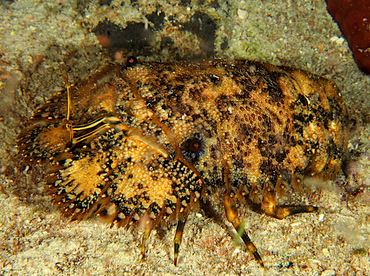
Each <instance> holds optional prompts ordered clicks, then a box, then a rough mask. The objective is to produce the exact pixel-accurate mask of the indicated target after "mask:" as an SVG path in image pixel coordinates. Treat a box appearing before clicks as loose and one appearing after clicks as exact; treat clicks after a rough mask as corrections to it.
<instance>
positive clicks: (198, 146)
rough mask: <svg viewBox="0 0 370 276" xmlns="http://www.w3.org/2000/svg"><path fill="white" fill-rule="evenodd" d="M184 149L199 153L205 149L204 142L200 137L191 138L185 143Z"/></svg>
mask: <svg viewBox="0 0 370 276" xmlns="http://www.w3.org/2000/svg"><path fill="white" fill-rule="evenodd" d="M182 149H183V150H184V151H185V152H187V153H195V154H198V153H200V152H201V151H202V149H203V142H202V141H201V140H199V139H198V138H190V139H188V140H186V141H185V142H184V143H183V145H182Z"/></svg>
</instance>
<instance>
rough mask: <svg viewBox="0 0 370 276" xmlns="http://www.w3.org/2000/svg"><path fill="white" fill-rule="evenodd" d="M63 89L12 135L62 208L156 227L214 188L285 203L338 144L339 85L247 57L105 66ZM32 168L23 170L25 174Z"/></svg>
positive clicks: (215, 192)
mask: <svg viewBox="0 0 370 276" xmlns="http://www.w3.org/2000/svg"><path fill="white" fill-rule="evenodd" d="M70 95H71V97H70V117H69V118H68V115H67V114H68V111H67V109H68V108H67V107H68V99H67V91H64V92H61V93H59V94H58V95H56V96H55V97H53V98H52V99H50V100H49V101H47V102H46V103H45V105H44V106H42V107H41V108H40V109H39V110H37V112H36V113H35V115H34V116H33V117H32V118H30V120H29V126H28V127H26V128H25V129H24V130H23V131H22V133H21V134H20V136H19V141H18V145H19V152H20V155H21V156H22V160H23V161H22V163H23V164H25V165H29V166H30V167H31V168H35V167H38V168H39V169H41V170H42V171H43V174H44V176H43V178H44V181H45V183H46V184H47V185H48V187H49V188H48V190H49V191H50V193H51V194H52V195H53V198H54V201H55V202H56V203H58V204H59V205H60V206H61V208H62V209H63V211H64V213H65V214H68V215H70V216H72V218H76V219H81V218H85V217H89V216H93V215H99V216H101V217H104V218H106V219H107V220H108V221H110V222H114V223H117V225H118V226H124V225H127V224H129V223H136V222H139V223H141V222H145V223H146V224H150V225H155V224H157V223H158V222H159V221H161V220H165V219H166V218H167V217H169V216H170V215H173V216H176V214H177V213H178V212H179V211H184V210H188V211H190V210H191V208H192V207H193V206H194V204H197V202H198V201H199V200H206V199H212V200H214V201H217V200H219V201H220V202H221V201H222V198H223V197H222V195H223V194H224V193H225V192H227V193H228V195H229V196H231V197H235V198H238V199H240V201H243V200H246V201H247V202H248V201H250V202H253V203H257V204H259V203H261V201H262V197H263V196H264V191H265V189H266V187H269V188H272V189H275V190H276V191H277V194H278V195H280V199H279V198H278V202H279V200H284V198H285V197H286V196H285V197H284V191H290V190H292V191H295V190H299V189H300V180H301V179H302V178H303V177H305V176H317V177H320V178H323V179H332V178H334V177H335V176H336V175H337V174H338V172H339V171H340V167H341V164H342V158H343V155H344V151H345V150H346V148H347V131H346V129H347V122H348V115H347V111H346V108H345V107H344V106H343V104H342V100H341V97H340V94H339V91H338V89H337V88H336V87H335V85H333V84H332V83H331V82H329V81H328V80H326V79H324V78H321V77H318V76H316V75H312V74H309V73H306V72H303V71H300V70H296V69H291V68H287V67H276V66H272V65H268V64H263V63H259V62H253V61H223V60H205V61H198V62H194V61H193V62H173V63H155V62H152V63H138V64H133V65H131V66H125V65H120V64H111V65H107V66H106V67H104V68H103V69H101V70H100V71H99V72H97V73H95V74H94V75H92V76H91V77H89V78H87V79H85V80H84V81H82V82H81V83H80V84H78V85H76V86H73V87H71V89H70ZM31 173H32V172H31Z"/></svg>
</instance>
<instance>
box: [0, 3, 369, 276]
mask: <svg viewBox="0 0 370 276" xmlns="http://www.w3.org/2000/svg"><path fill="white" fill-rule="evenodd" d="M10 2H11V1H4V0H3V1H1V2H0V89H1V94H0V101H1V102H0V104H1V107H0V117H1V121H0V129H1V130H0V145H1V146H0V154H1V158H0V166H1V167H0V169H1V171H4V170H5V168H6V167H7V166H9V164H11V160H12V157H11V156H12V155H13V154H14V153H15V152H16V150H15V148H14V141H15V137H16V134H17V133H18V132H19V124H20V122H21V121H23V120H24V117H22V116H25V115H30V114H31V113H32V111H33V110H34V108H35V106H36V104H37V103H42V102H43V101H44V97H48V96H50V95H51V94H53V93H55V91H57V90H60V89H62V88H63V87H64V85H65V79H64V78H63V76H65V72H66V70H68V69H69V68H70V70H69V71H68V77H69V79H70V81H71V82H75V81H77V80H79V79H81V78H83V77H85V76H87V75H88V74H89V73H90V72H92V71H94V70H96V69H97V68H99V67H101V66H103V65H104V64H105V62H106V61H107V60H108V59H109V58H110V57H109V54H107V51H105V50H103V49H102V48H101V46H100V44H99V43H98V41H97V39H96V36H95V35H94V34H93V33H92V32H91V31H89V26H90V27H91V26H95V25H96V24H97V23H98V22H99V21H102V20H103V19H104V18H108V17H109V18H110V19H111V20H113V21H114V22H117V23H120V24H122V25H123V26H124V25H125V22H126V21H128V20H134V21H138V22H143V18H144V15H145V14H146V13H149V12H152V11H154V10H155V9H156V8H157V7H161V8H160V9H162V10H163V11H165V13H166V15H167V18H166V20H167V19H168V18H170V15H173V16H174V18H177V19H178V20H179V21H180V22H181V20H183V21H184V20H186V18H189V16H191V15H192V14H194V12H195V11H197V10H200V11H203V12H204V13H207V14H209V16H210V17H211V18H212V19H213V20H214V21H215V22H216V23H217V26H218V30H217V31H216V39H215V49H216V51H215V56H216V57H222V58H228V59H232V58H250V59H259V60H263V61H266V62H271V63H273V64H286V65H289V66H295V67H298V68H301V69H304V70H308V71H311V72H314V73H317V74H319V75H323V76H325V77H327V78H329V79H332V80H333V81H335V82H336V83H337V84H338V86H339V87H340V88H341V90H342V93H343V97H344V100H345V102H346V103H347V104H348V106H350V107H351V108H353V111H351V113H353V114H354V116H355V117H357V118H359V119H360V120H359V124H358V129H357V131H356V133H355V135H354V137H353V138H352V140H351V144H350V147H351V148H352V149H357V155H356V156H357V159H356V160H354V161H353V162H352V163H351V170H350V176H349V178H348V179H347V180H346V181H345V180H344V178H343V177H339V179H338V180H337V181H336V183H324V185H322V189H317V190H316V191H315V192H313V194H312V195H311V196H310V200H313V201H314V202H315V204H316V205H317V206H318V207H319V208H320V209H319V212H318V213H314V214H300V215H295V216H292V217H289V218H287V219H285V220H282V221H280V220H276V219H273V218H269V217H267V216H264V215H262V216H261V215H259V214H255V213H253V212H251V211H249V210H246V211H245V214H244V216H245V218H246V229H247V231H248V233H249V235H250V237H251V238H252V240H253V241H254V244H255V245H256V246H257V248H258V249H259V252H260V254H261V255H262V258H263V260H264V263H265V266H266V270H263V269H262V268H261V267H260V266H259V265H258V264H257V263H256V261H255V260H253V258H252V257H251V255H250V254H249V253H248V252H245V250H244V247H239V246H237V245H235V244H234V242H233V239H232V237H231V236H230V235H229V233H230V232H231V233H232V231H230V229H229V228H227V227H225V225H219V224H217V223H215V222H214V221H212V220H211V219H208V218H206V217H205V216H203V215H202V214H201V213H193V214H192V215H191V216H190V218H189V220H188V223H187V225H186V228H185V232H184V239H183V243H182V245H181V251H180V259H179V264H178V266H177V267H175V266H174V265H173V249H172V248H173V242H172V239H173V235H174V232H175V227H172V228H170V229H169V231H168V232H167V233H164V235H161V237H160V235H158V234H157V233H156V231H154V233H153V234H152V235H151V238H150V245H149V247H148V254H147V258H146V260H144V261H142V260H141V258H140V247H139V245H140V238H139V236H138V235H136V234H135V233H132V232H130V231H126V230H124V229H110V228H109V227H108V226H107V225H105V224H101V223H99V222H97V221H84V222H79V223H78V222H68V220H67V219H63V218H61V216H60V214H59V213H58V211H55V209H54V207H52V206H51V205H50V203H49V202H50V199H48V198H47V197H45V198H36V197H34V196H33V195H29V196H27V195H26V194H23V193H22V191H18V192H17V194H18V195H21V196H20V197H17V196H15V195H14V193H13V192H14V189H19V188H18V187H19V186H18V184H17V183H14V182H11V181H9V179H6V178H4V176H1V188H2V189H1V190H2V192H1V194H0V228H1V231H0V274H1V275H325V276H328V275H370V261H369V259H370V256H369V255H370V254H369V250H370V230H369V229H370V190H369V188H368V186H369V185H370V176H369V174H370V143H369V134H370V130H369V127H368V125H366V124H363V123H361V119H364V118H366V117H368V115H369V111H370V101H369V99H370V98H369V96H370V77H369V76H365V75H363V74H362V73H361V72H360V71H359V70H358V69H357V67H356V65H355V63H354V61H353V59H352V55H351V52H350V50H349V49H348V46H347V43H346V41H345V40H344V39H343V38H342V37H341V33H340V31H339V29H338V27H337V25H336V24H335V23H334V22H333V21H332V19H331V17H330V15H328V13H327V11H326V6H325V2H324V1H323V0H310V1H309V0H295V1H283V0H281V1H280V0H279V1H273V0H265V1H257V0H255V1H239V0H238V1H228V2H221V1H219V4H218V5H215V3H217V1H206V4H204V5H203V4H202V5H201V4H197V3H196V1H192V2H191V5H189V6H188V7H184V6H180V5H176V3H178V2H179V1H151V0H147V1H145V0H143V1H141V0H138V1H132V2H135V3H134V4H131V3H130V1H112V7H107V6H102V7H100V6H99V5H98V4H97V2H99V1H91V3H90V4H88V2H90V1H62V0H60V1H57V0H50V1H31V0H29V1H26V0H19V1H17V0H15V1H14V3H10ZM121 2H125V5H123V6H121V5H120V4H121ZM183 2H186V1H183ZM189 2H190V1H189ZM201 2H202V1H199V3H201ZM159 4H160V5H159ZM182 35H184V36H185V35H186V34H184V33H183V34H182ZM180 36H181V35H180ZM225 37H227V38H228V47H227V48H226V49H225V47H221V46H220V45H221V43H222V42H223V40H224V38H225ZM181 39H182V38H181V37H179V40H178V42H177V43H180V42H181V41H182V40H181ZM190 48H191V47H190ZM165 54H166V53H162V55H165ZM162 58H163V57H162ZM148 59H150V58H148ZM152 59H158V57H155V56H154V57H152ZM163 59H165V58H163ZM66 68H67V69H66ZM20 79H22V81H21V83H19V80H20ZM19 84H20V85H19ZM360 186H362V187H364V190H363V192H362V193H358V194H357V195H356V196H348V193H346V192H345V191H353V190H354V189H356V188H358V187H360ZM226 225H228V224H227V223H226Z"/></svg>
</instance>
